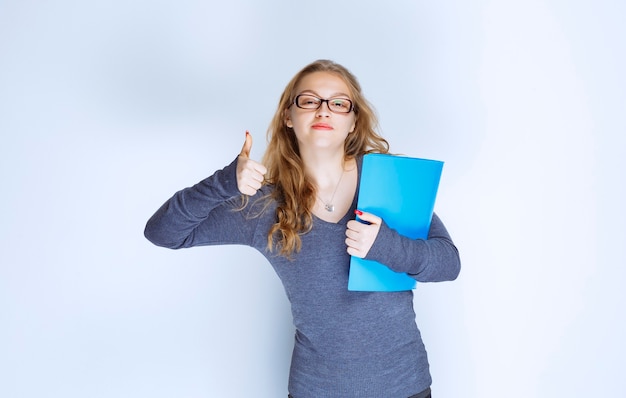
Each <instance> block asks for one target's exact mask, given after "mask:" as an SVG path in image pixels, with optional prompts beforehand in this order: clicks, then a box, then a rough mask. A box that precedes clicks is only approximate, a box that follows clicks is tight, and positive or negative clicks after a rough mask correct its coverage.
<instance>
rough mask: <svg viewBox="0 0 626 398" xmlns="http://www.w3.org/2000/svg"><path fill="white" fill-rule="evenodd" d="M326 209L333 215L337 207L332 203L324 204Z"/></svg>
mask: <svg viewBox="0 0 626 398" xmlns="http://www.w3.org/2000/svg"><path fill="white" fill-rule="evenodd" d="M324 208H325V209H326V211H328V212H331V213H332V212H333V211H335V206H334V205H332V204H330V203H328V204H324Z"/></svg>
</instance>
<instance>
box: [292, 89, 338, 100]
mask: <svg viewBox="0 0 626 398" xmlns="http://www.w3.org/2000/svg"><path fill="white" fill-rule="evenodd" d="M300 94H313V95H315V96H316V97H319V98H322V96H321V95H319V94H318V93H317V92H315V91H314V90H302V91H301V92H300ZM300 94H298V95H300ZM338 97H346V98H347V99H350V96H349V95H348V94H346V93H334V94H333V95H331V96H330V97H328V98H338Z"/></svg>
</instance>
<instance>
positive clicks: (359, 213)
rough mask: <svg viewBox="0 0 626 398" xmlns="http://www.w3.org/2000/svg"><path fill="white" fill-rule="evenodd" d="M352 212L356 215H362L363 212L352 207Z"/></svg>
mask: <svg viewBox="0 0 626 398" xmlns="http://www.w3.org/2000/svg"><path fill="white" fill-rule="evenodd" d="M354 214H356V215H357V216H362V215H363V212H362V211H361V210H359V209H354Z"/></svg>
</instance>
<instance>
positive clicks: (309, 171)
mask: <svg viewBox="0 0 626 398" xmlns="http://www.w3.org/2000/svg"><path fill="white" fill-rule="evenodd" d="M301 156H302V161H303V162H304V169H305V172H306V175H307V176H308V177H309V178H311V179H312V180H313V182H314V183H315V185H316V186H317V187H318V189H319V190H325V189H328V188H335V187H336V185H337V183H338V181H339V179H340V178H341V175H342V174H343V173H344V171H345V170H346V169H347V166H348V164H349V163H350V161H345V159H344V154H343V152H336V153H334V154H328V153H319V152H316V153H315V154H310V153H309V154H304V153H303V154H301Z"/></svg>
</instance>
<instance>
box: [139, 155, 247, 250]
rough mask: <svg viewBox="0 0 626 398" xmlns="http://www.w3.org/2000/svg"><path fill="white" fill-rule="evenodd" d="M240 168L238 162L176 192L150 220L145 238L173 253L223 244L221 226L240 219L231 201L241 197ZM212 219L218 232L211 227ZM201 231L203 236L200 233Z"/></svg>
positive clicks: (145, 231)
mask: <svg viewBox="0 0 626 398" xmlns="http://www.w3.org/2000/svg"><path fill="white" fill-rule="evenodd" d="M236 167H237V160H235V161H233V162H232V163H231V164H230V165H228V166H226V167H225V168H223V169H222V170H218V171H217V172H215V173H214V174H213V175H212V176H210V177H208V178H206V179H204V180H202V181H200V182H199V183H197V184H196V185H194V186H192V187H189V188H185V189H183V190H181V191H179V192H176V193H175V194H174V196H172V197H171V198H170V199H169V200H168V201H167V202H165V203H164V204H163V205H162V206H161V207H160V208H159V209H158V210H157V212H156V213H154V215H153V216H152V217H151V218H150V219H149V220H148V223H147V224H146V228H145V230H144V235H145V237H146V238H147V239H148V240H149V241H150V242H152V243H154V244H155V245H157V246H163V247H167V248H170V249H179V248H182V247H191V246H197V245H202V244H211V243H216V244H217V243H219V242H220V237H219V236H218V235H220V234H221V233H222V231H220V229H219V226H220V225H221V224H223V223H225V222H227V219H228V218H233V217H235V216H236V212H233V211H231V206H228V201H229V200H230V199H233V198H235V197H237V196H239V195H240V192H239V190H238V188H237V177H236ZM209 216H211V218H212V219H213V224H215V227H214V228H211V225H210V224H207V223H209ZM233 221H234V220H233ZM203 223H204V224H205V225H203V226H202V228H200V226H201V225H202V224H203ZM232 224H234V222H233V223H232ZM199 230H201V231H203V233H202V234H200V233H198V231H199ZM224 232H226V231H224ZM229 239H230V240H232V239H234V237H232V236H231V237H229Z"/></svg>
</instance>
